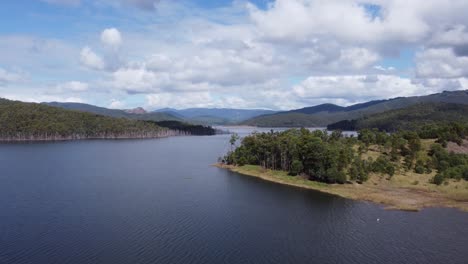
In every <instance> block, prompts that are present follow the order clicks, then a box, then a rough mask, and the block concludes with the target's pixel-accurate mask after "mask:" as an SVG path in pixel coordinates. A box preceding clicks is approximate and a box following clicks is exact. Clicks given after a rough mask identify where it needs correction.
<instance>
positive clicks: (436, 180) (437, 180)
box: [432, 173, 445, 185]
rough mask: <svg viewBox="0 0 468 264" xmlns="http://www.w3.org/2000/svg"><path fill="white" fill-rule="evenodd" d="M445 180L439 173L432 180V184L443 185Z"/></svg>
mask: <svg viewBox="0 0 468 264" xmlns="http://www.w3.org/2000/svg"><path fill="white" fill-rule="evenodd" d="M444 180H445V178H444V176H443V175H442V174H440V173H437V174H436V176H434V178H432V183H434V184H437V185H441V184H442V183H443V182H444Z"/></svg>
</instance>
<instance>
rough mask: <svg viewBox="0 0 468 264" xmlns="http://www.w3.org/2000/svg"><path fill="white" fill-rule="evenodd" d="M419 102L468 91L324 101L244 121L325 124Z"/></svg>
mask: <svg viewBox="0 0 468 264" xmlns="http://www.w3.org/2000/svg"><path fill="white" fill-rule="evenodd" d="M419 103H454V104H468V91H451V92H443V93H438V94H432V95H427V96H414V97H399V98H394V99H388V100H379V101H370V102H366V103H361V104H356V105H351V106H348V107H341V106H336V105H331V104H323V105H318V106H314V107H307V108H302V109H297V110H291V111H286V112H280V113H276V114H271V115H263V116H258V117H255V118H252V119H249V120H247V121H245V122H243V123H242V124H244V125H252V126H260V127H298V126H304V127H324V126H327V125H329V124H332V123H335V122H339V121H342V120H353V119H360V118H363V117H366V116H370V115H372V114H377V113H382V112H385V111H389V110H396V109H401V108H406V107H409V106H412V105H415V104H419Z"/></svg>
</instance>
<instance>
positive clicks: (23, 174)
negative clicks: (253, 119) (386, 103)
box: [0, 129, 468, 264]
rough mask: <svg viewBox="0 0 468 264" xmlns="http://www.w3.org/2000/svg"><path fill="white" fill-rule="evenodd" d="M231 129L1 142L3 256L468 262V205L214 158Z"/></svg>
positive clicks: (33, 259) (14, 259)
mask: <svg viewBox="0 0 468 264" xmlns="http://www.w3.org/2000/svg"><path fill="white" fill-rule="evenodd" d="M239 132H241V133H246V132H249V130H248V129H243V130H240V131H239ZM228 139H229V135H219V136H212V137H173V138H166V139H155V140H120V141H99V140H96V141H75V142H62V143H35V144H3V145H0V263H34V264H35V263H60V264H62V263H80V264H81V263H281V264H283V263H392V264H393V263H467V260H468V251H467V245H468V214H467V213H463V212H460V211H457V210H452V209H427V210H423V211H422V212H418V213H410V212H401V211H386V210H383V209H382V207H381V206H378V205H374V204H371V203H366V202H356V201H351V200H346V199H342V198H338V197H334V196H330V195H326V194H321V193H317V192H314V191H308V190H301V189H296V188H291V187H287V186H282V185H278V184H274V183H269V182H265V181H261V180H258V179H255V178H250V177H245V176H240V175H238V174H235V173H231V172H228V171H225V170H221V169H218V168H215V167H211V166H210V164H212V163H214V162H215V161H216V159H217V157H218V156H221V155H222V154H223V153H224V152H225V151H226V150H227V149H228V147H229V146H228ZM377 219H380V221H377Z"/></svg>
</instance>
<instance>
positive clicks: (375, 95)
mask: <svg viewBox="0 0 468 264" xmlns="http://www.w3.org/2000/svg"><path fill="white" fill-rule="evenodd" d="M293 92H294V94H295V95H297V97H299V98H301V99H302V100H304V99H317V98H337V99H342V101H343V102H345V101H347V102H348V103H349V102H356V101H361V100H363V99H364V100H367V99H369V100H373V99H382V98H390V97H398V96H413V95H418V94H426V93H428V92H431V91H429V90H427V89H426V88H425V87H424V86H423V85H421V84H417V83H414V82H412V81H411V80H410V79H408V78H402V77H399V76H395V75H370V76H369V75H347V76H319V77H316V76H312V77H309V78H307V79H306V80H304V81H303V82H301V83H300V84H298V85H296V86H294V87H293Z"/></svg>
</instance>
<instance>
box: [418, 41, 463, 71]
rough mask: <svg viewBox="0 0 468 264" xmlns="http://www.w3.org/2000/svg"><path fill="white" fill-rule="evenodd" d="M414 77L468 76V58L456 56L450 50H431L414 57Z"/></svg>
mask: <svg viewBox="0 0 468 264" xmlns="http://www.w3.org/2000/svg"><path fill="white" fill-rule="evenodd" d="M416 75H417V76H418V77H420V78H458V77H463V76H468V57H465V56H456V55H455V53H454V52H453V50H452V49H451V48H433V49H427V50H424V51H422V52H420V53H418V54H417V55H416Z"/></svg>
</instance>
